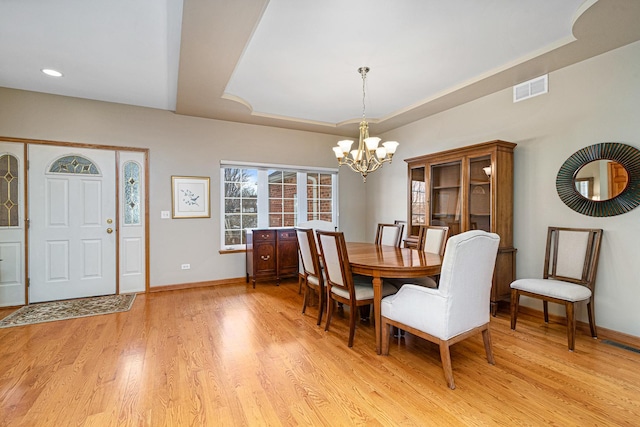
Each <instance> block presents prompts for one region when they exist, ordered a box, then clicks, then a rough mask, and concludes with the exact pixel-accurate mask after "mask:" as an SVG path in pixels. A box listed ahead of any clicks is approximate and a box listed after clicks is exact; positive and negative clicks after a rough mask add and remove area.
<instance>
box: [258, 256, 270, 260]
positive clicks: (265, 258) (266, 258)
mask: <svg viewBox="0 0 640 427" xmlns="http://www.w3.org/2000/svg"><path fill="white" fill-rule="evenodd" d="M269 258H271V255H262V256H261V257H260V259H262V260H263V261H268V260H269Z"/></svg>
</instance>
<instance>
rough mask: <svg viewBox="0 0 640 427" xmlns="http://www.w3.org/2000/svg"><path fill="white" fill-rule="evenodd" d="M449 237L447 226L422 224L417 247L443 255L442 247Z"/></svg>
mask: <svg viewBox="0 0 640 427" xmlns="http://www.w3.org/2000/svg"><path fill="white" fill-rule="evenodd" d="M448 238H449V227H445V226H437V225H422V226H420V232H419V234H418V248H420V249H421V250H422V251H424V252H429V253H434V254H440V256H443V255H444V248H445V246H446V245H447V239H448Z"/></svg>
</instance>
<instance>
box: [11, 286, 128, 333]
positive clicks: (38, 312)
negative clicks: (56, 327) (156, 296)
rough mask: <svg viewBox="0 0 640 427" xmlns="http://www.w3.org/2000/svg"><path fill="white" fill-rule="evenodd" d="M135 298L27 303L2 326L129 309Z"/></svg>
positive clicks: (115, 297) (108, 296)
mask: <svg viewBox="0 0 640 427" xmlns="http://www.w3.org/2000/svg"><path fill="white" fill-rule="evenodd" d="M135 299H136V294H122V295H107V296H103V297H93V298H82V299H73V300H66V301H53V302H43V303H38V304H31V305H25V306H24V307H22V308H19V309H18V310H16V311H14V312H13V313H11V314H10V315H8V316H7V317H5V318H4V319H2V320H0V328H10V327H12V326H23V325H32V324H34V323H43V322H54V321H56V320H65V319H74V318H76V317H88V316H97V315H100V314H111V313H118V312H121V311H129V309H131V306H132V305H133V301H134V300H135Z"/></svg>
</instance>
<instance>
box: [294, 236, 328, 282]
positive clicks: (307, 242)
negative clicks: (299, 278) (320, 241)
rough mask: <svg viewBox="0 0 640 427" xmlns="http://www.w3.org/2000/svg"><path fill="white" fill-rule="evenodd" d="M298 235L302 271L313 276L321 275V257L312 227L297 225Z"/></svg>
mask: <svg viewBox="0 0 640 427" xmlns="http://www.w3.org/2000/svg"><path fill="white" fill-rule="evenodd" d="M295 230H296V236H297V237H298V250H299V251H300V260H301V269H302V272H304V273H305V274H308V275H311V276H316V277H318V276H321V271H322V270H321V269H320V259H319V258H318V248H317V246H316V239H315V236H314V234H313V229H311V228H301V227H295Z"/></svg>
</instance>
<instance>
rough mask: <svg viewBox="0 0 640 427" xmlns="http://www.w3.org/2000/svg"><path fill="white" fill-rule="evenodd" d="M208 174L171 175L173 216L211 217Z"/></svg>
mask: <svg viewBox="0 0 640 427" xmlns="http://www.w3.org/2000/svg"><path fill="white" fill-rule="evenodd" d="M209 185H210V178H209V177H208V176H206V177H205V176H172V177H171V208H172V209H171V217H172V218H211V202H210V198H209V194H210V190H209Z"/></svg>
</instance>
